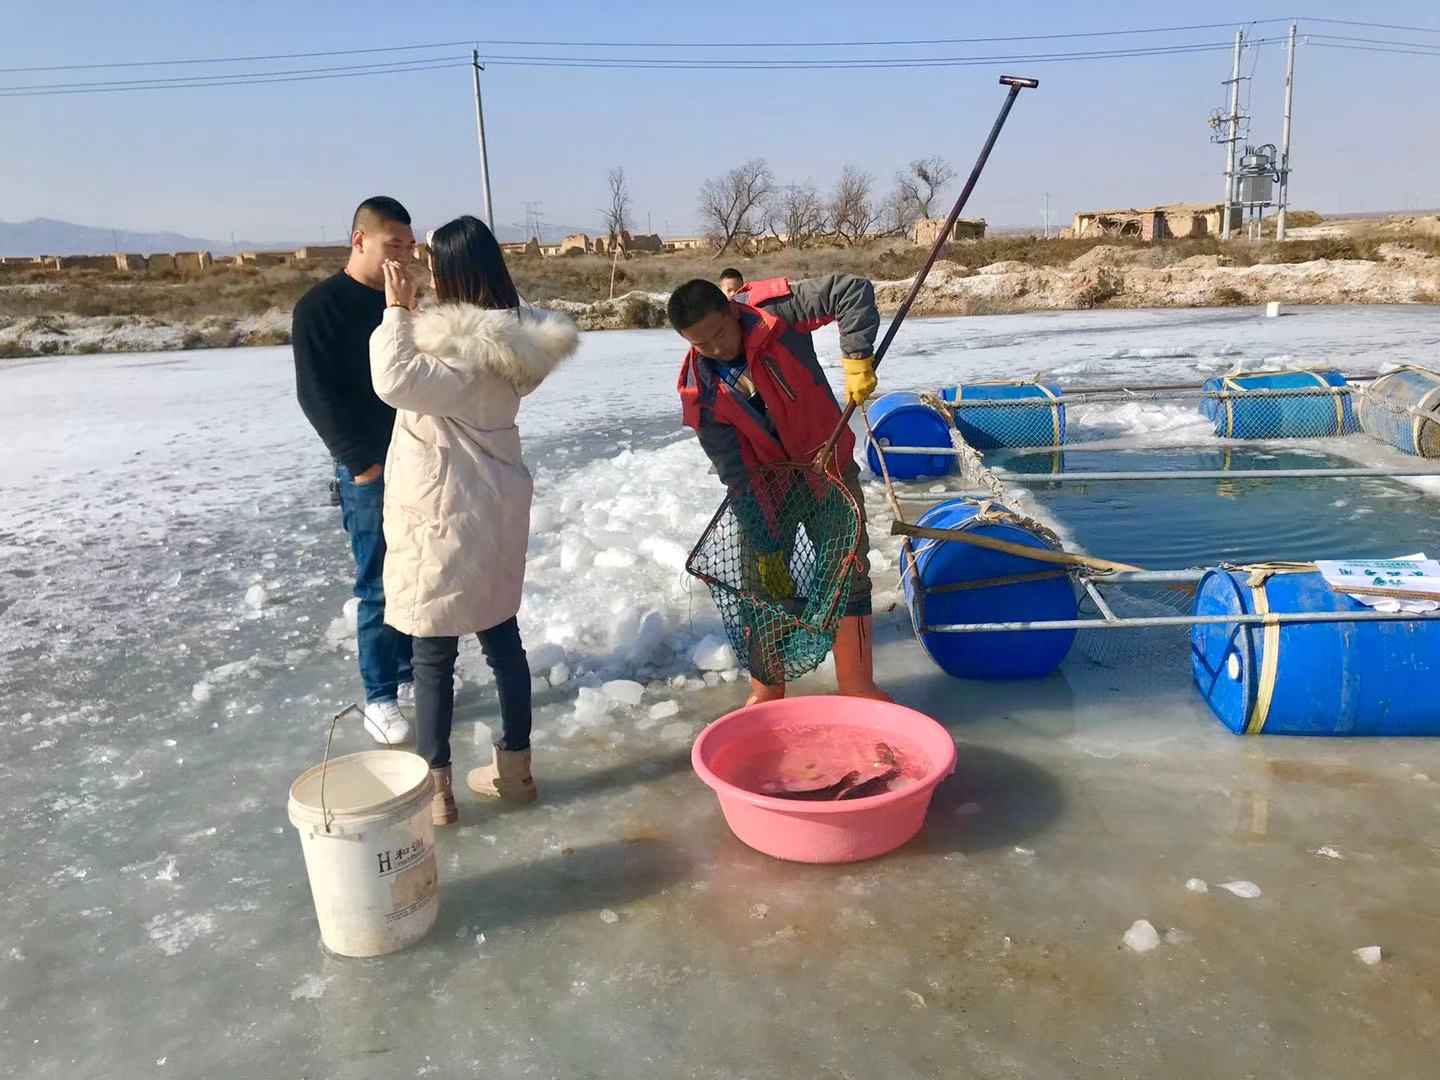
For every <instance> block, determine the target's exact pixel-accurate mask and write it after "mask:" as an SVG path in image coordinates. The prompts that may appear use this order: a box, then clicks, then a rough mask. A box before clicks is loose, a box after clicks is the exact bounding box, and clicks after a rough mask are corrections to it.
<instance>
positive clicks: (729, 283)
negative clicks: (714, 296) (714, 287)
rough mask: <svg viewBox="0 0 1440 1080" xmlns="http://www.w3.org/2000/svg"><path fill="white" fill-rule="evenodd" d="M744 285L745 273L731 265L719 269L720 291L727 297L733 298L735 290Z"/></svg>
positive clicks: (737, 290)
mask: <svg viewBox="0 0 1440 1080" xmlns="http://www.w3.org/2000/svg"><path fill="white" fill-rule="evenodd" d="M744 287H745V275H744V274H742V273H741V272H740V271H739V270H736V269H735V268H734V267H733V266H727V267H726V268H725V269H724V270H721V271H720V291H721V292H723V293H724V294H725V296H726V298H727V299H730V298H733V297H734V296H735V294H736V293H737V292H739V291H740V290H741V289H743V288H744Z"/></svg>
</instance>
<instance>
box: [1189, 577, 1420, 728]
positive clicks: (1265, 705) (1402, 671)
mask: <svg viewBox="0 0 1440 1080" xmlns="http://www.w3.org/2000/svg"><path fill="white" fill-rule="evenodd" d="M1248 579H1249V574H1248V573H1246V572H1232V571H1228V570H1212V571H1211V572H1210V573H1209V574H1207V575H1205V577H1204V578H1203V579H1202V580H1201V582H1200V586H1199V588H1198V589H1197V590H1196V594H1195V613H1196V614H1197V615H1234V614H1241V613H1243V614H1247V615H1250V614H1257V613H1258V614H1264V613H1265V612H1266V611H1273V612H1296V611H1361V612H1363V611H1369V610H1370V609H1369V608H1367V607H1365V606H1364V605H1363V604H1361V603H1360V602H1359V601H1357V600H1353V599H1351V598H1350V597H1348V596H1345V595H1343V594H1341V593H1336V592H1333V591H1331V589H1330V586H1329V585H1327V584H1326V583H1325V580H1324V579H1323V578H1322V577H1321V576H1320V575H1319V574H1316V573H1308V574H1276V575H1274V576H1272V577H1270V578H1269V579H1268V580H1266V582H1265V584H1264V585H1263V586H1261V587H1260V588H1259V589H1256V588H1252V587H1251V586H1250V585H1249V584H1248V583H1247V582H1248ZM1267 658H1268V659H1269V661H1270V662H1269V663H1268V664H1267V662H1266V661H1267ZM1190 666H1191V670H1192V672H1193V674H1194V676H1195V685H1196V686H1197V687H1199V689H1200V693H1201V695H1202V696H1204V698H1205V700H1206V701H1207V702H1208V703H1209V705H1210V708H1211V709H1212V710H1214V713H1215V715H1216V716H1217V717H1219V718H1220V722H1221V723H1222V724H1224V725H1225V726H1226V727H1228V728H1229V729H1230V730H1231V731H1233V732H1236V733H1237V734H1247V735H1259V734H1262V733H1263V734H1266V735H1440V700H1437V697H1436V693H1435V687H1436V680H1437V678H1440V620H1436V621H1433V622H1413V621H1411V622H1351V623H1344V622H1341V623H1291V624H1288V625H1279V626H1276V627H1271V628H1268V629H1267V628H1265V627H1263V626H1241V625H1236V624H1233V623H1232V624H1226V625H1213V626H1195V627H1192V628H1191V632H1190Z"/></svg>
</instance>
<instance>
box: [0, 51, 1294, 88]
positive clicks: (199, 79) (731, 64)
mask: <svg viewBox="0 0 1440 1080" xmlns="http://www.w3.org/2000/svg"><path fill="white" fill-rule="evenodd" d="M1279 40H1280V39H1279V38H1257V39H1255V40H1254V41H1252V42H1251V44H1253V45H1266V44H1273V43H1275V42H1277V41H1279ZM1227 48H1229V45H1228V44H1226V43H1224V42H1192V43H1188V44H1177V45H1164V46H1149V47H1139V48H1132V49H1104V50H1088V51H1071V52H1052V53H1025V54H1009V55H977V56H939V57H890V58H874V57H850V58H844V57H836V58H831V59H817V60H779V59H774V60H737V59H733V58H718V57H692V58H689V59H684V60H678V59H669V58H643V57H603V58H602V57H595V58H588V59H587V58H577V57H571V56H542V55H537V56H531V55H521V56H506V57H489V58H487V59H486V63H489V64H498V65H505V66H513V67H542V68H574V69H585V68H592V69H630V70H637V69H638V70H656V71H669V70H694V69H697V68H698V69H703V70H707V71H727V70H728V71H818V70H855V69H880V70H886V69H890V70H893V69H914V68H953V67H982V66H994V65H1006V64H1030V63H1062V62H1064V63H1070V62H1078V61H1085V60H1119V59H1131V58H1136V57H1146V56H1178V55H1186V54H1191V53H1201V52H1212V51H1216V50H1221V49H1227ZM463 66H467V61H466V60H465V59H464V58H463V57H459V56H455V57H445V56H435V57H422V58H419V59H416V60H397V61H386V62H382V63H376V64H357V65H345V66H328V67H310V68H290V69H279V70H271V71H253V72H226V73H218V72H212V73H208V74H204V75H180V76H164V77H158V76H157V77H154V78H149V79H122V80H103V81H84V82H61V83H38V84H30V85H23V84H22V85H15V86H5V87H0V97H45V96H52V95H57V94H82V93H120V92H129V91H136V90H165V89H194V88H201V87H211V86H250V85H261V84H265V83H283V82H308V81H315V80H320V79H328V78H353V77H355V76H358V75H381V74H400V73H404V72H409V71H436V70H441V69H444V68H452V67H463Z"/></svg>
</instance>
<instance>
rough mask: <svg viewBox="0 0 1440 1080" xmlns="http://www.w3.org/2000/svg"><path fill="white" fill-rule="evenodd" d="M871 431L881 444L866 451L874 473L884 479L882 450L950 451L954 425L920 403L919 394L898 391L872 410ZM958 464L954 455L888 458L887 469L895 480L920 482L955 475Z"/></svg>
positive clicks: (883, 396)
mask: <svg viewBox="0 0 1440 1080" xmlns="http://www.w3.org/2000/svg"><path fill="white" fill-rule="evenodd" d="M869 416H870V429H871V430H872V431H873V432H875V439H876V440H878V441H879V443H880V447H879V448H877V447H876V446H875V443H874V442H872V443H870V445H868V446H867V447H866V448H865V460H866V461H868V462H869V464H870V471H871V472H873V473H874V474H875V475H876V476H879V475H880V454H879V449H880V448H883V447H886V446H935V447H943V448H944V449H946V450H949V449H951V448H952V446H953V445H954V444H953V443H951V441H950V421H949V418H947V417H946V416H945V415H944V414H943V413H941V412H939V411H937V410H936V409H934V408H932V407H931V406H929V405H926V404H925V403H924V402H923V401H921V400H920V395H919V394H912V393H910V392H909V391H895V392H893V393H889V394H881V395H880V396H879V397H877V398H876V399H875V400H874V401H873V402H871V403H870V408H869ZM956 464H957V463H956V460H955V457H954V456H953V455H950V454H937V455H936V456H935V457H927V456H925V455H923V454H887V455H886V456H885V467H886V468H887V469H889V470H890V478H891V479H892V480H916V479H918V478H920V477H922V476H946V475H948V474H949V473H951V472H954V471H955V468H956Z"/></svg>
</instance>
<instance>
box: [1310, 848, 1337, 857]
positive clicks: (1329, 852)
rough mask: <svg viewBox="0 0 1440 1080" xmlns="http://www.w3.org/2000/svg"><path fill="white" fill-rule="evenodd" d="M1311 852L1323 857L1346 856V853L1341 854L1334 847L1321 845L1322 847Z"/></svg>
mask: <svg viewBox="0 0 1440 1080" xmlns="http://www.w3.org/2000/svg"><path fill="white" fill-rule="evenodd" d="M1310 854H1311V855H1319V856H1320V857H1321V858H1322V859H1343V858H1345V856H1344V855H1341V854H1340V852H1338V851H1336V850H1335V849H1334V848H1333V847H1321V848H1316V849H1315V850H1314V851H1312V852H1311V853H1310Z"/></svg>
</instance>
